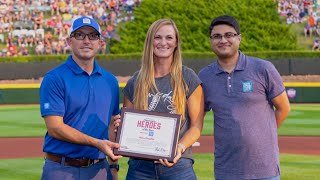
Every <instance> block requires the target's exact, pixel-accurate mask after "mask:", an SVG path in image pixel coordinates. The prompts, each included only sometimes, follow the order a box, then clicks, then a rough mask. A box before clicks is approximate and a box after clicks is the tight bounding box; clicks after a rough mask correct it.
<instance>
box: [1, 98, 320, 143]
mask: <svg viewBox="0 0 320 180" xmlns="http://www.w3.org/2000/svg"><path fill="white" fill-rule="evenodd" d="M291 107H292V109H291V112H290V114H289V116H288V118H287V119H286V120H285V121H284V123H283V124H282V126H281V127H280V129H279V135H294V136H305V135H307V136H320V104H292V105H291ZM45 132H46V128H45V124H44V120H43V119H42V117H41V115H40V110H39V105H37V104H36V105H15V106H14V105H1V106H0V137H21V136H43V135H44V134H45ZM202 134H203V135H213V113H212V112H208V113H206V116H205V118H204V125H203V131H202Z"/></svg>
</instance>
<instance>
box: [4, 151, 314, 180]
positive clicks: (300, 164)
mask: <svg viewBox="0 0 320 180" xmlns="http://www.w3.org/2000/svg"><path fill="white" fill-rule="evenodd" d="M194 156H195V165H194V169H195V172H196V174H197V177H198V179H199V180H212V179H213V161H214V160H213V154H195V155H194ZM119 163H120V167H121V169H120V171H119V179H120V180H121V179H125V174H126V172H127V168H128V165H127V158H122V159H121V160H120V162H119ZM280 163H281V179H282V180H318V179H320V168H319V167H320V156H302V155H288V154H282V155H281V157H280ZM42 166H43V158H27V159H8V160H0V174H1V179H9V180H21V179H26V180H36V179H40V176H41V172H42Z"/></svg>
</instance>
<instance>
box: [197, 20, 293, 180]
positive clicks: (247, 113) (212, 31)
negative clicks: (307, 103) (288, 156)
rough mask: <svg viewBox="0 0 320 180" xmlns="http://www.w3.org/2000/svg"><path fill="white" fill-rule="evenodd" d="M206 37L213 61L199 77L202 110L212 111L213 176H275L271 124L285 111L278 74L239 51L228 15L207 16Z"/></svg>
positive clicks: (276, 159) (277, 123)
mask: <svg viewBox="0 0 320 180" xmlns="http://www.w3.org/2000/svg"><path fill="white" fill-rule="evenodd" d="M209 35H210V39H211V47H212V50H213V52H214V53H215V54H216V55H217V57H218V60H217V62H215V63H212V64H210V65H209V66H207V67H205V68H203V69H202V70H201V71H200V72H199V77H200V79H201V80H202V82H203V90H204V94H205V110H206V111H210V110H212V111H213V112H214V138H215V152H214V153H215V161H214V167H215V170H214V172H215V178H216V179H228V180H233V179H237V180H238V179H263V180H278V179H280V163H279V148H278V139H277V128H278V127H279V126H280V125H281V123H282V122H283V121H284V120H285V118H286V116H287V115H288V113H289V111H290V104H289V101H288V98H287V95H286V91H285V87H284V85H283V82H282V80H281V76H280V75H279V73H278V71H277V70H276V68H275V67H274V66H273V65H272V64H271V63H270V62H268V61H265V60H262V59H259V58H255V57H250V56H246V55H245V54H243V53H242V52H241V51H240V50H239V45H240V42H241V34H240V27H239V24H238V22H237V21H236V19H234V18H233V17H232V16H227V15H223V16H219V17H217V18H215V19H213V21H212V22H211V25H210V27H209Z"/></svg>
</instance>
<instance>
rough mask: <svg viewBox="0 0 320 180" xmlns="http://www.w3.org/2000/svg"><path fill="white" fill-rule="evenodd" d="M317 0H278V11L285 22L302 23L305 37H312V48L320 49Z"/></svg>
mask: <svg viewBox="0 0 320 180" xmlns="http://www.w3.org/2000/svg"><path fill="white" fill-rule="evenodd" d="M318 1H319V0H278V13H279V14H280V15H281V16H284V17H286V22H287V24H293V23H303V24H304V28H303V33H304V36H305V37H311V38H313V46H312V50H319V49H320V43H319V42H320V18H319V12H320V7H319V3H320V1H319V2H318Z"/></svg>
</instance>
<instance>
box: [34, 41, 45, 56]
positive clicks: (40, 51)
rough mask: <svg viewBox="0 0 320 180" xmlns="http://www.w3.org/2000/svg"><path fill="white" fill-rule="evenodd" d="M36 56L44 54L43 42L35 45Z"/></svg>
mask: <svg viewBox="0 0 320 180" xmlns="http://www.w3.org/2000/svg"><path fill="white" fill-rule="evenodd" d="M35 51H36V54H37V55H42V54H43V52H44V45H43V42H42V41H39V42H38V44H37V45H36V49H35Z"/></svg>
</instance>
